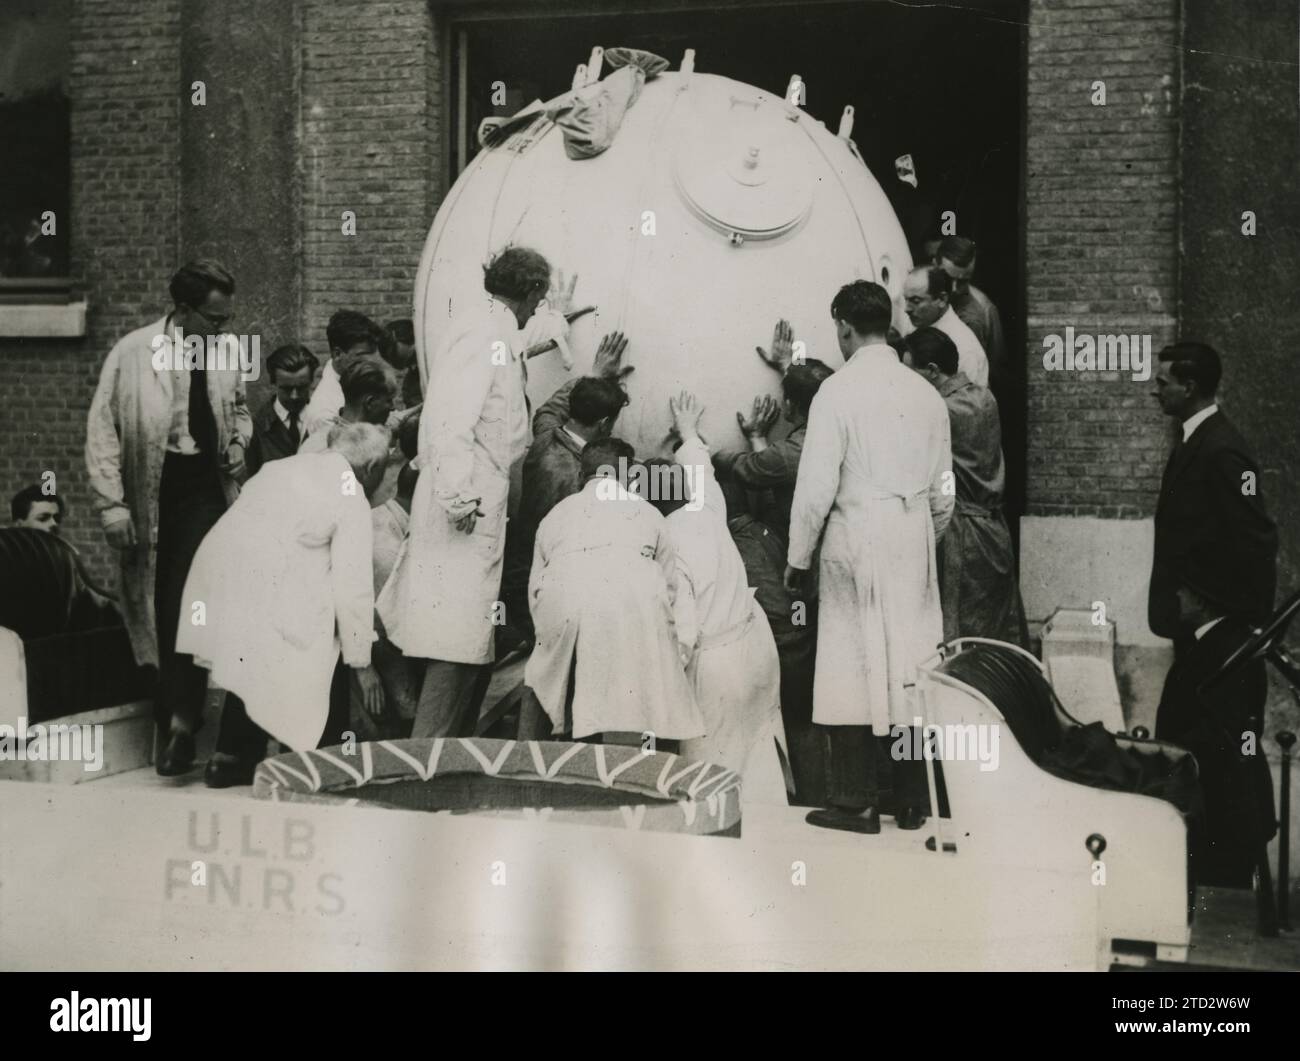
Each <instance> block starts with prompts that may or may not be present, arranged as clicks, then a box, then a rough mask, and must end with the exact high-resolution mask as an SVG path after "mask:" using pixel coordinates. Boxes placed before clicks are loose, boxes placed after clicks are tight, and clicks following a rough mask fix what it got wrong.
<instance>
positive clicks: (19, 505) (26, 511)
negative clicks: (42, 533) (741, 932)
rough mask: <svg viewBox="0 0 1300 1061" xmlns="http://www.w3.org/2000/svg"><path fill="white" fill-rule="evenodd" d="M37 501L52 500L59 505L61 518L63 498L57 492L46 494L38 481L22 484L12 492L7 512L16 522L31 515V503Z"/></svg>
mask: <svg viewBox="0 0 1300 1061" xmlns="http://www.w3.org/2000/svg"><path fill="white" fill-rule="evenodd" d="M37 501H53V502H54V503H55V504H56V505H58V506H59V518H60V519H62V518H63V512H64V508H63V498H61V497H60V496H59V495H58V494H47V493H46V492H45V491H44V490H42V489H41V487H40V485H39V484H38V483H32V485H31V486H24V487H23V488H22V489H21V490H19V491H18V493H16V494H14V496H13V500H12V501H10V502H9V514H10V515H11V516H12V517H13V521H14V522H15V523H17V522H18V521H19V520H20V519H26V518H27V517H28V516H29V515H31V511H32V505H34V504H36V502H37Z"/></svg>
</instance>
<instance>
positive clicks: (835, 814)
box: [804, 807, 880, 833]
mask: <svg viewBox="0 0 1300 1061" xmlns="http://www.w3.org/2000/svg"><path fill="white" fill-rule="evenodd" d="M804 821H806V822H807V823H808V824H809V825H817V826H820V827H821V828H823V829H843V830H845V831H847V832H851V833H878V832H880V811H878V810H877V809H876V808H875V807H868V808H867V809H866V810H864V811H852V810H841V809H840V808H839V807H823V808H822V809H821V810H815V811H810V812H809V813H808V816H807V817H806V818H804Z"/></svg>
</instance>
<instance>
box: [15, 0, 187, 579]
mask: <svg viewBox="0 0 1300 1061" xmlns="http://www.w3.org/2000/svg"><path fill="white" fill-rule="evenodd" d="M179 31H180V21H179V0H78V2H77V3H76V4H75V6H74V9H73V18H72V70H71V74H70V80H69V88H68V94H69V97H70V98H71V102H72V143H73V151H72V211H71V214H72V216H71V219H70V221H71V225H70V231H71V253H72V274H73V277H74V278H75V279H76V280H77V281H78V282H79V283H81V284H83V285H84V287H85V290H86V293H87V296H88V299H89V318H88V324H87V328H88V334H87V336H86V338H85V339H84V340H81V341H76V340H73V341H68V340H63V341H52V340H42V341H35V340H23V341H19V340H13V339H5V340H0V395H2V396H3V402H4V408H3V411H2V412H0V473H2V474H0V483H3V485H4V501H5V503H6V504H7V502H8V498H9V496H10V495H11V494H12V493H13V492H14V491H15V490H16V489H17V488H18V486H19V485H21V484H24V483H27V482H34V481H38V480H39V478H40V475H41V473H42V472H43V471H46V470H50V471H53V472H54V473H55V476H56V481H57V484H58V487H59V490H60V492H62V493H63V494H64V495H65V497H66V499H67V501H68V503H69V504H70V505H71V507H72V511H71V517H70V519H69V520H68V522H67V525H66V535H67V537H68V539H69V540H70V541H71V542H73V543H74V544H75V545H76V546H77V547H78V548H79V549H81V550H82V553H83V555H84V557H85V559H86V560H87V562H88V565H89V567H90V568H91V570H92V572H93V573H94V574H96V575H98V576H99V577H100V578H104V579H107V578H108V577H109V570H110V567H109V564H110V557H109V553H108V549H107V547H106V546H105V545H104V542H103V535H102V534H101V533H100V530H99V521H98V517H96V516H95V514H94V513H93V511H92V507H91V504H92V502H91V495H90V491H89V488H88V486H87V483H86V474H85V461H84V459H83V456H82V454H83V451H84V446H85V438H86V411H87V410H88V409H89V407H90V398H91V395H92V394H93V393H94V389H95V384H96V382H97V381H98V379H99V369H100V366H101V365H102V364H103V361H104V357H105V355H106V354H107V353H108V351H109V348H110V347H112V345H113V343H114V342H116V340H117V339H118V338H119V337H120V336H122V335H123V334H125V333H126V332H128V331H130V330H132V329H133V328H138V327H140V325H141V324H144V323H147V322H148V321H149V320H151V319H152V318H153V317H154V316H156V315H158V314H159V312H160V310H161V309H162V307H163V306H164V305H165V299H166V296H167V279H168V276H169V275H170V271H171V269H172V268H174V263H175V258H176V253H177V246H176V244H177V225H176V198H177V188H178V182H177V162H178V158H179V141H178V137H177V122H178V107H179V100H180V77H179V47H178V42H179ZM4 518H5V519H6V520H7V519H8V512H7V511H6V512H5V514H4Z"/></svg>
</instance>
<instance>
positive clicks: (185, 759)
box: [155, 730, 194, 777]
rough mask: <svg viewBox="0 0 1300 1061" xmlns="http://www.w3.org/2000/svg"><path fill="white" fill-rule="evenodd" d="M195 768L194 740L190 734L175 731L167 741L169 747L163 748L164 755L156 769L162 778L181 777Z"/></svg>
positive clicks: (160, 756) (159, 757)
mask: <svg viewBox="0 0 1300 1061" xmlns="http://www.w3.org/2000/svg"><path fill="white" fill-rule="evenodd" d="M193 767H194V738H193V737H192V736H190V734H188V733H183V732H181V731H180V730H173V731H172V735H171V737H170V738H169V739H168V741H167V746H166V747H165V748H163V750H162V754H160V755H159V756H158V762H157V763H156V764H155V769H157V771H158V775H159V776H160V777H179V776H180V775H181V774H186V773H189V771H190V770H191V769H193Z"/></svg>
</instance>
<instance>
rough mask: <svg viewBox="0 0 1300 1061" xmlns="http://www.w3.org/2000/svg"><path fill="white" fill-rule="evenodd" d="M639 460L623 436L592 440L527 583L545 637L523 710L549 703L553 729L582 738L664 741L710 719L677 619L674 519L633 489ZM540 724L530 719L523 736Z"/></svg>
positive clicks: (528, 675) (544, 526) (532, 665)
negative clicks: (629, 475)
mask: <svg viewBox="0 0 1300 1061" xmlns="http://www.w3.org/2000/svg"><path fill="white" fill-rule="evenodd" d="M633 459H634V454H633V450H632V447H631V446H629V445H628V444H627V443H626V442H624V441H623V440H622V439H619V438H606V439H598V440H593V441H591V442H589V443H588V444H587V445H586V446H585V447H584V448H583V451H582V457H581V459H580V470H579V472H578V475H577V476H576V478H578V479H579V481H580V483H581V489H580V490H579V491H578V492H577V493H576V494H571V495H570V496H569V497H566V498H563V499H561V500H560V501H559V502H558V503H557V504H556V505H555V507H554V508H552V509H551V511H550V512H549V513H548V514H547V516H546V518H545V519H543V520H542V522H541V525H540V526H539V527H538V528H537V537H536V541H535V544H534V547H533V565H532V571H531V574H530V576H529V584H528V593H529V601H530V603H531V605H532V612H533V618H534V621H535V623H536V629H537V646H536V648H534V649H533V653H532V655H531V656H529V658H528V665H527V667H526V668H525V669H524V682H525V684H526V686H527V689H528V692H527V693H526V709H527V711H529V712H533V711H534V710H535V709H536V708H537V707H540V710H541V711H542V712H544V713H545V715H546V716H547V718H548V720H549V722H550V728H551V730H552V732H555V733H567V734H569V735H571V737H572V738H573V739H574V740H581V739H583V738H586V737H591V736H592V735H594V734H601V735H602V739H604V740H606V741H609V742H612V743H626V742H627V741H629V740H631V741H637V742H640V741H641V740H642V739H643V734H653V736H654V738H655V740H656V742H659V745H660V747H661V748H662V747H663V745H665V744H667V743H668V742H669V741H678V740H682V739H686V738H690V737H699V736H701V735H702V734H703V733H704V723H703V719H702V718H701V715H700V710H699V707H698V706H697V705H696V702H695V697H694V696H693V695H692V693H691V687H690V684H689V683H688V681H687V678H686V674H685V673H684V672H683V670H682V662H681V659H680V658H679V656H678V640H679V637H678V636H677V635H675V633H674V629H673V599H674V598H673V593H674V590H675V587H676V581H675V579H674V565H675V562H676V561H675V558H674V554H673V547H672V543H671V540H670V538H669V531H668V526H667V523H666V522H665V521H664V518H663V517H662V516H661V515H660V514H659V513H658V512H656V511H655V509H654V508H653V507H652V506H651V505H649V504H647V503H646V502H645V501H643V500H642V499H641V498H639V497H637V496H636V495H635V494H632V493H629V492H628V490H627V482H626V469H628V468H629V467H631V466H633ZM620 473H622V474H620ZM533 700H535V701H536V704H535V705H534V704H533V702H532V701H533ZM525 718H527V716H526V715H525V716H521V727H522V726H523V724H524V720H525ZM540 722H541V720H540V719H535V720H532V721H530V722H529V723H528V728H527V731H526V732H525V735H526V736H528V737H531V736H533V731H534V728H535V727H536V726H537V725H538V724H539V723H540ZM535 732H537V733H538V734H540V733H542V732H544V727H543V729H540V730H535Z"/></svg>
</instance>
